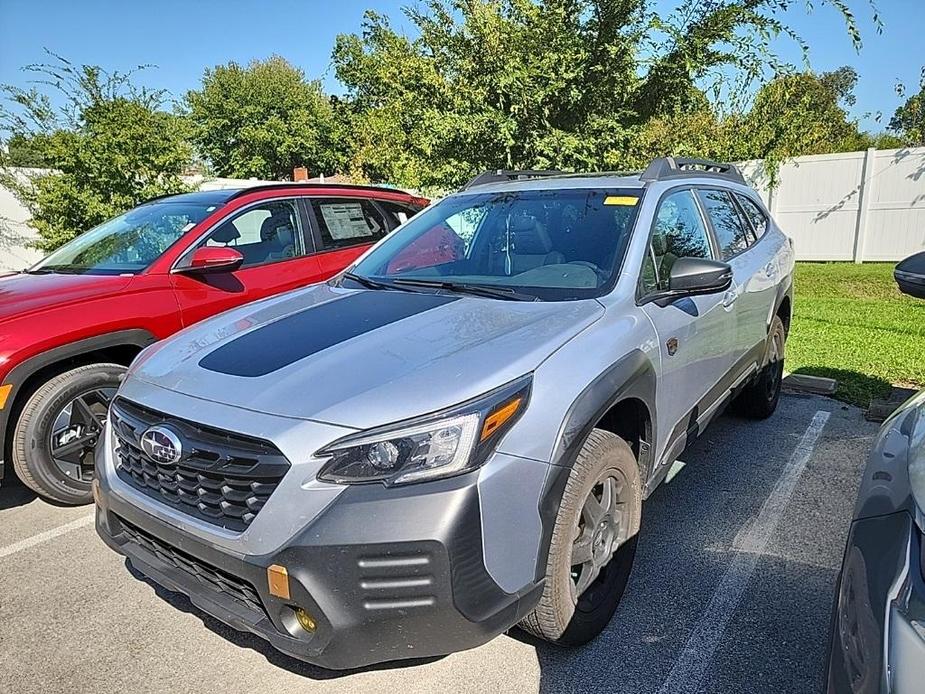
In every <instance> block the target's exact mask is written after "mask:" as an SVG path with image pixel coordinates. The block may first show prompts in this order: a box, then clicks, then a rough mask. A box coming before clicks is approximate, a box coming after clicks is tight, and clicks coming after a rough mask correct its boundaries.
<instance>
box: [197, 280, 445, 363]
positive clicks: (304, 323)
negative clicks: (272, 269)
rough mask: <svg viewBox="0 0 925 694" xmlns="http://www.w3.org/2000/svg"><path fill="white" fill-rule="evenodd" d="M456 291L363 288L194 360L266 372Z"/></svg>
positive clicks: (420, 309) (429, 306)
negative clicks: (372, 289)
mask: <svg viewBox="0 0 925 694" xmlns="http://www.w3.org/2000/svg"><path fill="white" fill-rule="evenodd" d="M457 298H458V297H454V296H446V295H438V294H423V293H411V292H403V291H382V290H378V291H362V292H357V293H355V294H352V295H350V296H345V297H344V298H342V299H335V300H334V301H328V302H327V303H323V304H321V305H320V306H313V307H312V308H308V309H305V310H303V311H299V312H298V313H294V314H292V315H291V316H287V317H285V318H280V319H279V320H276V321H274V322H272V323H269V324H268V325H266V326H264V327H262V328H257V329H255V330H252V331H251V332H249V333H246V334H244V335H242V336H241V337H239V338H236V339H234V340H232V341H231V342H228V343H227V344H224V345H222V346H221V347H219V348H218V349H216V350H215V351H214V352H211V353H210V354H207V355H206V356H205V357H203V358H202V359H201V360H200V362H199V366H201V367H202V368H204V369H208V370H209V371H215V372H217V373H222V374H228V375H229V376H249V377H257V376H266V375H267V374H270V373H273V372H274V371H277V370H279V369H281V368H283V367H285V366H289V365H290V364H293V363H295V362H297V361H299V360H300V359H305V358H306V357H309V356H311V355H312V354H315V353H316V352H320V351H322V350H325V349H327V348H328V347H333V346H334V345H337V344H339V343H341V342H345V341H347V340H349V339H351V338H353V337H357V336H359V335H362V334H364V333H368V332H371V331H373V330H376V329H377V328H381V327H383V326H385V325H388V324H389V323H395V322H397V321H400V320H402V319H404V318H409V317H410V316H414V315H417V314H419V313H422V312H424V311H429V310H430V309H432V308H437V307H438V306H443V305H444V304H446V303H449V302H450V301H455V300H456V299H457Z"/></svg>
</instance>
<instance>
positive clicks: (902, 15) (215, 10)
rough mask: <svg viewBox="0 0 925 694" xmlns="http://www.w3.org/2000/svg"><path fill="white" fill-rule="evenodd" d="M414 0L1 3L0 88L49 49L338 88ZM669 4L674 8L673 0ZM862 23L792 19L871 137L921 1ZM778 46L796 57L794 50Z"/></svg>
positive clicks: (185, 80)
mask: <svg viewBox="0 0 925 694" xmlns="http://www.w3.org/2000/svg"><path fill="white" fill-rule="evenodd" d="M408 2H409V0H386V1H384V2H383V1H381V0H380V1H373V0H335V1H334V2H327V1H323V0H300V1H292V0H264V1H263V2H259V1H258V0H251V1H245V0H185V1H184V2H180V1H178V0H156V1H154V2H141V1H140V0H135V1H132V0H129V1H126V0H123V1H122V2H116V1H115V0H0V83H5V84H19V85H23V84H24V83H25V81H26V80H27V79H28V76H27V75H26V74H24V73H23V72H22V71H21V70H20V68H21V67H22V66H23V65H26V64H28V63H33V62H41V61H42V60H44V59H45V56H44V54H43V50H42V49H43V48H49V49H51V50H54V51H55V52H57V53H59V54H61V55H63V56H65V57H66V58H68V59H69V60H71V61H73V62H76V63H87V64H97V65H101V66H103V67H106V68H108V69H121V70H124V69H128V68H131V67H134V66H135V65H139V64H148V63H150V64H154V65H156V66H157V67H156V68H155V69H152V70H150V71H149V72H148V73H147V74H146V75H145V77H144V78H143V81H144V83H145V84H147V85H148V86H151V87H161V88H166V89H168V90H169V91H170V92H171V93H172V94H174V95H176V96H180V95H182V94H183V93H184V92H185V91H186V90H187V89H190V88H194V87H196V86H197V85H198V83H199V79H200V77H201V75H202V71H203V69H204V68H206V67H209V66H212V65H215V64H218V63H224V62H227V61H229V60H236V61H238V62H247V61H249V60H251V59H252V58H263V57H266V56H268V55H270V54H273V53H278V54H280V55H282V56H284V57H285V58H286V59H288V60H289V61H291V62H292V63H294V64H296V65H298V66H299V67H301V68H302V69H303V70H305V72H306V73H307V74H308V75H309V76H310V77H319V78H322V79H323V80H324V81H325V83H326V85H327V86H328V88H329V89H336V83H335V80H334V76H333V70H332V69H331V66H330V55H331V48H332V46H333V44H334V37H335V36H336V35H337V34H338V33H342V32H350V31H356V30H357V29H358V27H359V25H360V20H361V18H362V15H363V12H364V10H365V9H367V8H373V9H375V10H378V11H380V12H383V13H385V14H388V15H390V16H394V17H395V18H396V19H398V18H399V8H400V7H401V6H402V5H406V4H408ZM665 2H668V0H665ZM848 2H849V4H850V5H851V6H852V7H853V8H854V11H855V14H856V15H857V17H858V20H859V24H860V26H861V31H862V36H863V39H864V47H863V48H862V49H861V51H860V53H857V52H855V50H854V48H853V47H852V45H851V42H850V40H849V38H848V35H847V32H846V31H844V28H843V25H842V23H841V19H840V17H839V16H838V15H837V13H836V12H835V11H834V10H833V9H832V8H831V7H828V6H826V5H825V4H824V1H823V0H816V1H815V2H814V3H813V4H814V5H815V6H816V9H815V12H814V13H813V14H812V15H810V16H809V17H807V16H806V15H805V13H804V12H803V11H802V8H803V2H801V1H800V0H797V2H794V3H793V4H794V6H795V7H794V8H793V9H792V10H791V11H790V13H789V14H790V18H789V19H790V21H791V22H792V24H793V25H794V26H795V28H796V29H797V31H798V32H799V33H800V34H801V35H802V36H803V37H804V38H805V39H806V40H807V42H808V43H809V45H810V49H811V62H812V67H813V68H814V69H816V70H819V71H824V70H828V69H832V68H835V67H838V66H840V65H845V64H848V65H852V66H853V67H854V68H855V69H856V70H857V71H858V73H859V74H860V81H859V84H858V87H857V90H856V94H857V105H856V106H855V107H854V109H853V111H854V114H853V115H855V116H857V117H859V118H861V122H862V125H863V126H864V127H867V128H869V129H874V130H876V129H881V128H882V126H881V125H878V124H877V123H876V122H875V121H874V114H876V113H877V112H881V113H882V114H883V125H885V124H886V122H887V121H889V118H890V116H891V115H892V113H893V111H894V110H895V108H896V107H897V106H898V105H899V104H900V103H901V101H900V99H899V97H898V96H897V95H896V92H895V85H896V83H897V82H902V83H905V84H906V85H908V86H909V87H910V88H911V89H914V90H917V85H918V81H919V76H920V71H921V68H922V65H923V64H925V44H923V40H922V28H923V27H925V0H878V3H877V4H878V7H879V10H880V15H881V17H882V20H883V23H884V31H883V33H882V34H880V35H878V34H877V33H876V32H875V29H874V24H873V22H872V19H871V16H872V11H871V9H870V6H869V5H868V4H867V3H866V1H865V0H848ZM780 50H781V51H782V53H783V54H784V55H785V57H787V58H788V59H790V60H792V61H798V60H799V51H798V50H797V49H796V48H795V47H794V46H793V45H792V44H789V43H787V42H781V45H780Z"/></svg>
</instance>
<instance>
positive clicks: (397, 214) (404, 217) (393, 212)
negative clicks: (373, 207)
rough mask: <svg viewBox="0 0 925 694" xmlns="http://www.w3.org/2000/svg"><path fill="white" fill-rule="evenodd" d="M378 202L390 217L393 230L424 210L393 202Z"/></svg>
mask: <svg viewBox="0 0 925 694" xmlns="http://www.w3.org/2000/svg"><path fill="white" fill-rule="evenodd" d="M377 202H378V203H379V206H380V207H381V208H382V209H384V210H385V212H386V214H387V215H388V216H389V219H390V221H391V222H392V227H393V228H394V227H397V226H398V225H399V224H404V223H405V222H407V221H408V220H409V219H411V218H412V217H413V216H414V215H416V214H417V213H418V212H420V211H421V210H422V209H423V208H421V207H417V206H415V205H406V204H404V203H401V202H395V201H393V200H377Z"/></svg>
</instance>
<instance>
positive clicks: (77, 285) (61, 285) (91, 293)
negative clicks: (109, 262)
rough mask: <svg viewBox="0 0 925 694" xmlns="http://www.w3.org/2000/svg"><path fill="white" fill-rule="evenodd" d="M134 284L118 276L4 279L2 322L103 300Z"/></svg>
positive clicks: (18, 276)
mask: <svg viewBox="0 0 925 694" xmlns="http://www.w3.org/2000/svg"><path fill="white" fill-rule="evenodd" d="M131 281H132V278H131V277H122V276H118V275H53V274H49V275H27V274H21V273H16V274H10V275H0V321H4V320H7V319H10V318H19V317H21V316H23V315H25V314H28V313H34V312H37V311H42V310H44V309H48V308H52V307H53V306H56V305H61V304H73V303H78V302H80V301H81V300H83V299H90V298H93V299H99V298H100V297H101V296H103V295H105V294H114V293H116V292H119V291H121V290H122V289H124V288H125V286H126V285H128V283H129V282H131Z"/></svg>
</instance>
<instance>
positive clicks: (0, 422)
mask: <svg viewBox="0 0 925 694" xmlns="http://www.w3.org/2000/svg"><path fill="white" fill-rule="evenodd" d="M156 341H157V337H155V336H154V334H153V333H151V332H150V331H148V330H144V329H143V328H132V329H128V330H117V331H115V332H111V333H105V334H103V335H96V336H94V337H87V338H84V339H83V340H77V341H75V342H69V343H67V344H65V345H61V346H60V347H54V348H52V349H49V350H46V351H44V352H40V353H39V354H36V355H35V356H33V357H30V358H28V359H26V360H25V361H22V362H20V363H19V364H17V365H16V366H15V367H13V369H12V370H11V371H10V373H9V374H7V376H6V378H4V379H3V382H2V385H12V386H13V387H12V389H11V390H10V394H9V396H8V397H7V406H6V407H4V408H3V409H2V410H0V480H2V479H3V470H4V467H5V466H4V460H3V457H4V453H5V451H6V444H7V434H8V433H9V432H8V427H9V423H10V422H9V417H10V410H11V409H12V406H13V404H14V403H15V402H16V398H17V396H18V395H19V391H20V389H21V388H22V386H23V384H24V383H25V382H26V381H28V380H29V378H30V377H32V376H33V375H35V374H37V373H38V372H39V371H41V370H42V369H44V368H45V367H48V366H51V365H52V364H56V363H58V362H61V361H66V360H68V359H73V358H74V357H79V356H80V355H82V354H85V353H87V352H95V351H97V350H101V349H106V348H108V347H122V346H125V345H129V346H133V347H139V348H144V347H147V346H148V345H150V344H152V343H154V342H156Z"/></svg>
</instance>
